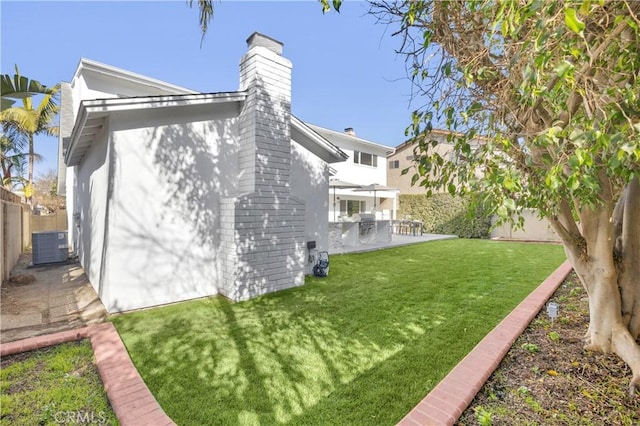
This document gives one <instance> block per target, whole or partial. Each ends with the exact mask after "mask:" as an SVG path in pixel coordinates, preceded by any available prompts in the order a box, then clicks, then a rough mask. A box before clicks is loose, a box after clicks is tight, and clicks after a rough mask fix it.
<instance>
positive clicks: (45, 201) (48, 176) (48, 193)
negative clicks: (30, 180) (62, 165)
mask: <svg viewBox="0 0 640 426" xmlns="http://www.w3.org/2000/svg"><path fill="white" fill-rule="evenodd" d="M33 189H34V194H33V196H34V198H35V200H36V203H37V204H38V205H40V206H42V207H45V208H46V209H47V210H49V211H50V212H56V211H58V210H60V209H64V208H65V205H66V202H65V201H66V200H65V198H64V197H62V196H60V195H58V174H57V173H56V171H55V170H49V171H48V172H46V173H44V174H41V175H39V176H38V178H37V179H36V180H35V182H34V184H33Z"/></svg>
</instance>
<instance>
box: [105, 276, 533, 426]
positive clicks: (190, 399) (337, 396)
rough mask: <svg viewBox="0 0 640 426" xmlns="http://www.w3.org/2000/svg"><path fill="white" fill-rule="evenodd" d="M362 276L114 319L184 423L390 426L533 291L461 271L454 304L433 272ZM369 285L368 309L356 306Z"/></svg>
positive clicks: (155, 388) (161, 397)
mask: <svg viewBox="0 0 640 426" xmlns="http://www.w3.org/2000/svg"><path fill="white" fill-rule="evenodd" d="M342 267H345V265H343V266H342ZM359 275H360V277H359V278H357V279H350V280H348V282H349V284H348V285H346V284H343V283H341V282H340V274H339V271H334V278H333V279H331V278H327V279H325V280H318V279H308V281H307V285H305V286H304V287H302V288H297V289H290V290H285V291H282V292H279V293H276V294H272V295H268V296H264V297H261V298H258V299H254V300H251V301H248V302H242V303H231V302H229V301H228V300H226V299H223V298H220V297H218V298H211V299H206V300H199V301H194V302H188V304H178V305H173V306H168V307H164V308H158V309H154V310H150V311H145V312H140V313H134V314H128V315H124V316H120V317H116V318H114V323H115V324H116V325H117V327H118V330H119V332H120V333H121V335H122V337H123V340H124V342H125V344H126V345H127V347H128V349H129V352H130V353H131V355H132V359H133V361H134V363H135V364H136V366H137V367H138V369H139V370H140V373H141V375H142V376H143V378H144V380H145V382H146V383H147V385H148V386H149V388H150V389H151V391H152V393H153V394H154V396H155V397H156V398H157V399H158V402H159V403H160V404H161V406H162V407H163V408H164V410H165V411H166V412H167V414H168V415H169V416H170V417H171V418H172V419H173V420H174V421H175V422H176V423H178V424H180V425H186V424H238V423H239V424H249V423H250V424H256V423H260V424H274V423H292V424H328V423H329V424H371V423H376V424H392V423H395V422H397V421H398V420H400V418H402V416H404V415H405V414H406V413H407V412H408V411H409V410H410V409H411V408H412V407H413V405H415V404H416V403H417V402H418V401H419V400H420V399H421V398H422V397H424V395H426V393H428V391H429V390H430V389H431V388H432V387H433V386H435V385H436V384H437V382H438V381H439V380H440V379H441V378H442V377H444V376H445V375H446V373H447V372H448V371H449V370H450V369H451V368H452V367H453V366H454V365H455V364H456V363H457V361H458V360H459V359H461V358H462V357H463V356H464V354H466V353H467V352H468V351H469V350H470V349H471V348H472V347H473V346H474V345H475V344H476V343H477V341H479V340H480V339H481V338H482V337H483V336H484V335H485V334H486V333H487V332H488V331H489V330H490V329H491V328H492V327H493V325H495V324H496V323H497V322H498V321H499V319H500V318H502V317H504V315H506V314H507V313H508V312H509V311H510V310H511V309H512V308H513V307H514V306H515V304H517V303H518V302H519V301H520V300H521V299H522V298H524V296H525V295H526V294H528V292H529V291H530V290H531V289H532V288H533V287H535V284H534V285H531V284H527V285H522V286H514V285H512V284H511V283H509V281H510V280H507V279H503V280H499V279H496V278H495V277H488V278H487V280H488V282H490V283H491V284H490V285H487V286H482V285H479V284H478V282H477V280H476V281H474V280H472V279H469V277H470V276H469V274H467V275H461V276H460V277H459V278H457V279H455V278H454V279H453V280H452V281H453V282H452V283H450V284H449V283H448V285H447V287H449V285H451V286H456V287H457V288H458V291H459V293H460V294H464V295H465V297H464V298H459V299H457V301H456V302H455V303H452V301H451V300H450V299H451V297H452V296H451V294H450V293H449V292H448V291H446V288H445V287H444V285H443V284H441V283H439V282H437V278H434V279H432V278H430V277H428V276H425V275H424V274H423V275H422V276H421V277H420V281H419V282H418V283H417V284H414V285H413V286H412V287H411V288H410V289H405V291H403V289H399V288H398V285H397V283H396V282H395V280H394V276H395V275H396V272H395V271H392V270H389V271H387V272H380V271H379V270H377V271H375V272H373V271H372V272H369V271H368V269H367V268H366V267H363V266H362V265H361V273H360V274H359ZM346 281H347V280H345V282H346ZM362 286H367V287H366V290H364V294H366V297H367V301H368V303H362V301H361V300H360V301H358V299H361V298H362V297H363V296H362V295H363V287H362ZM514 292H515V293H517V296H516V297H515V299H517V300H515V301H509V302H508V303H505V297H504V295H506V294H508V295H509V296H510V297H511V298H513V297H514V296H513V293H514ZM471 313H472V314H471ZM354 319H357V320H354ZM465 335H466V336H465Z"/></svg>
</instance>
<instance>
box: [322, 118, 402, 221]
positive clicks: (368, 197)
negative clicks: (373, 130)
mask: <svg viewBox="0 0 640 426" xmlns="http://www.w3.org/2000/svg"><path fill="white" fill-rule="evenodd" d="M310 127H311V128H312V129H313V130H315V131H316V132H318V133H319V134H320V135H322V136H323V137H325V138H326V139H328V140H330V141H331V143H333V144H334V145H336V146H337V147H338V148H340V149H341V150H342V151H344V152H345V153H346V154H347V155H348V156H349V158H348V159H347V160H346V161H345V162H342V163H336V164H332V166H331V167H332V168H333V169H334V170H335V171H336V173H335V175H334V176H333V178H335V179H339V180H342V181H345V182H350V183H354V184H358V185H362V186H366V185H370V184H372V183H377V184H380V185H387V186H390V187H393V186H392V185H390V184H389V183H388V181H387V165H386V157H387V153H388V152H389V151H390V150H391V148H389V147H386V146H383V145H378V144H375V143H372V142H369V141H366V140H364V139H360V138H358V137H356V136H352V135H349V134H346V133H340V132H336V131H333V130H329V129H325V128H323V127H320V126H315V125H310ZM355 151H358V152H361V153H362V152H364V153H368V154H374V155H376V156H377V157H378V158H377V166H376V167H373V166H369V165H366V164H359V163H355V162H354V156H355V155H354V153H355ZM334 193H335V207H334ZM328 194H329V197H328V204H329V220H330V221H333V220H334V218H335V220H337V219H338V218H339V217H340V200H350V201H356V202H358V201H362V202H364V203H365V206H366V208H365V211H367V212H371V211H372V210H373V208H374V204H375V207H376V210H377V212H378V213H377V214H378V216H379V217H378V218H379V219H392V218H393V216H394V210H395V209H394V206H395V199H396V193H395V192H394V191H377V192H376V200H375V201H374V199H373V193H372V192H356V191H353V190H351V189H335V190H334V189H333V188H332V189H330V191H329V192H328Z"/></svg>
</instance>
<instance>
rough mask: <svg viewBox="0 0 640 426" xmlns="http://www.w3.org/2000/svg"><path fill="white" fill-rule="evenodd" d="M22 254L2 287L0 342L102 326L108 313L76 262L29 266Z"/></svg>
mask: <svg viewBox="0 0 640 426" xmlns="http://www.w3.org/2000/svg"><path fill="white" fill-rule="evenodd" d="M30 263H31V254H28V253H26V254H23V255H22V256H20V259H19V260H18V264H17V265H16V266H15V267H14V268H13V269H12V271H11V275H10V277H9V279H8V280H6V281H5V282H4V283H2V287H0V342H1V343H6V342H11V341H14V340H19V339H25V338H27V337H34V336H40V335H43V334H49V333H54V332H58V331H64V330H73V329H76V328H80V327H84V326H86V325H88V324H93V323H97V322H102V321H104V319H105V318H106V316H107V311H106V309H105V308H104V306H103V305H102V302H100V299H99V298H98V295H97V294H96V292H95V291H94V290H93V287H92V286H91V284H90V283H89V280H88V279H87V276H86V275H85V273H84V270H83V269H82V268H81V267H80V264H79V263H77V262H66V263H59V264H51V265H42V266H40V265H38V266H31V267H30V266H29V264H30Z"/></svg>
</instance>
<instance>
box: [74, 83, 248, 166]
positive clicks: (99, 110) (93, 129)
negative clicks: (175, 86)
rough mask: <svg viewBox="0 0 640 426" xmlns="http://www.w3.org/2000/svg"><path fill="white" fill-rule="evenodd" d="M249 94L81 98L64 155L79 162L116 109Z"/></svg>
mask: <svg viewBox="0 0 640 426" xmlns="http://www.w3.org/2000/svg"><path fill="white" fill-rule="evenodd" d="M246 97H247V94H246V92H225V93H208V94H194V95H170V96H148V97H136V98H111V99H99V100H90V101H82V102H81V103H80V108H79V110H78V118H77V119H76V123H75V125H74V127H73V131H72V132H71V140H70V142H69V148H68V149H67V152H66V153H65V156H64V162H65V164H66V165H67V166H69V167H70V166H76V165H78V164H80V162H81V161H82V159H83V158H84V154H85V153H86V152H87V151H88V149H89V148H90V147H91V145H92V143H93V141H94V139H95V137H96V136H97V135H98V134H99V133H100V132H101V131H102V128H103V127H104V125H105V120H106V118H107V117H108V116H109V115H110V114H111V113H113V112H118V111H133V110H142V109H152V108H157V109H159V108H179V107H186V106H195V105H204V104H217V103H223V102H237V103H240V102H244V100H245V99H246Z"/></svg>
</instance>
